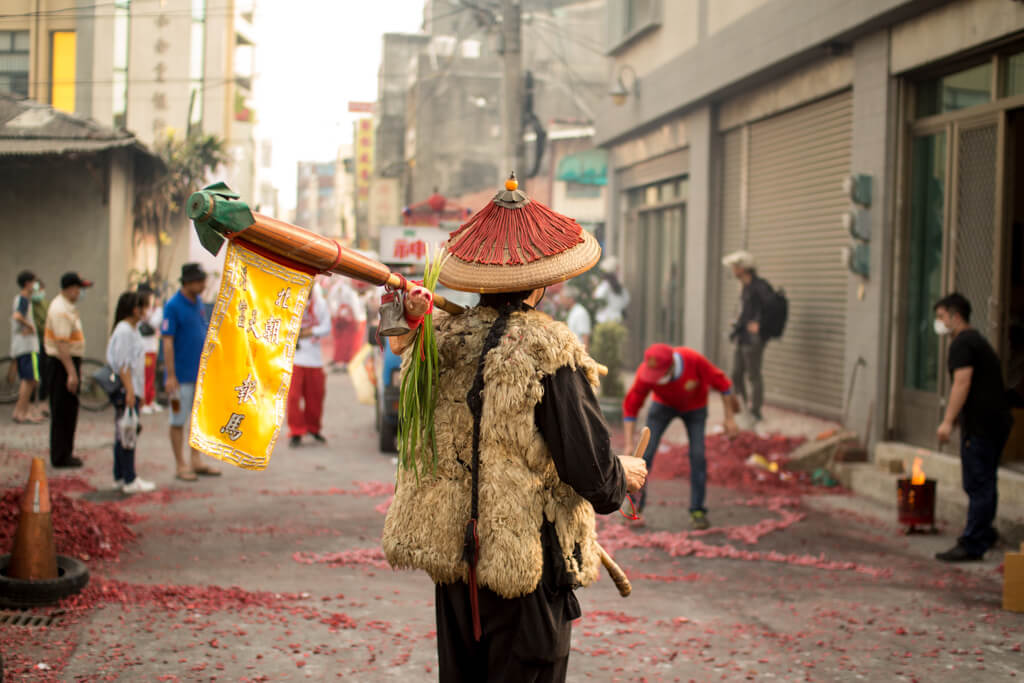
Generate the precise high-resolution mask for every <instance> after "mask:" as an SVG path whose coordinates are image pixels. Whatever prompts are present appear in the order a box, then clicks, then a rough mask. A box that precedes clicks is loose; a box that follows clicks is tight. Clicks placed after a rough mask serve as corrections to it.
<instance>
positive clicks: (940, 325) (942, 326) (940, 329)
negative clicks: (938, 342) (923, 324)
mask: <svg viewBox="0 0 1024 683" xmlns="http://www.w3.org/2000/svg"><path fill="white" fill-rule="evenodd" d="M949 332H950V329H949V328H948V327H946V323H944V322H942V321H941V320H939V319H937V318H936V320H935V334H937V335H939V336H940V337H943V336H945V335H947V334H949Z"/></svg>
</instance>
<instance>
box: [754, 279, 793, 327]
mask: <svg viewBox="0 0 1024 683" xmlns="http://www.w3.org/2000/svg"><path fill="white" fill-rule="evenodd" d="M764 284H765V293H764V297H763V299H762V301H761V306H762V309H761V337H762V338H763V339H766V340H767V339H778V338H779V337H781V336H782V332H783V331H784V330H785V329H786V320H787V319H788V318H789V299H787V298H786V290H784V289H782V288H781V287H780V288H779V289H772V286H771V285H769V284H768V283H767V282H765V283H764Z"/></svg>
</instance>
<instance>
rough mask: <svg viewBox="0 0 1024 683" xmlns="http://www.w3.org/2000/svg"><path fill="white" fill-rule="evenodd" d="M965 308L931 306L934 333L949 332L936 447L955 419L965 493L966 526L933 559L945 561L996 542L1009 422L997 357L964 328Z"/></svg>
mask: <svg viewBox="0 0 1024 683" xmlns="http://www.w3.org/2000/svg"><path fill="white" fill-rule="evenodd" d="M970 321H971V304H970V302H969V301H968V300H967V299H966V298H964V297H963V296H962V295H960V294H956V293H954V294H950V295H949V296H947V297H946V298H944V299H942V300H941V301H939V302H938V303H937V304H935V331H936V332H937V333H938V334H940V335H945V334H949V335H950V336H952V338H953V341H952V343H950V345H949V374H950V376H951V377H952V379H953V386H952V388H951V389H950V392H949V403H948V404H947V406H946V416H945V418H944V419H943V421H942V424H941V425H939V428H938V431H937V435H938V437H939V443H944V442H946V441H949V438H950V434H951V433H952V431H953V423H954V422H955V421H956V420H959V421H960V432H961V443H960V462H961V467H962V472H963V485H964V491H965V492H966V493H967V498H968V505H967V526H966V527H965V528H964V531H963V534H962V535H961V536H960V538H959V539H958V540H957V544H956V546H954V547H953V548H951V549H949V550H947V551H946V552H943V553H938V554H937V555H936V556H935V557H936V559H939V560H943V561H945V562H965V561H969V560H980V559H981V558H982V557H983V556H984V555H985V552H986V551H987V550H988V549H989V548H991V547H992V546H993V545H995V543H996V540H997V538H998V534H997V533H996V530H995V529H994V528H993V527H992V522H993V520H994V519H995V516H996V503H997V499H998V492H997V487H996V473H997V471H998V469H999V457H1000V456H1001V455H1002V452H1003V447H1004V446H1005V445H1006V439H1007V437H1008V436H1009V434H1010V427H1011V426H1012V424H1013V418H1012V417H1011V415H1010V406H1009V404H1008V403H1007V400H1006V390H1005V387H1004V385H1003V373H1002V367H1001V365H1000V362H999V357H998V356H996V352H995V350H994V349H993V348H992V345H991V344H989V343H988V340H986V339H985V337H983V336H982V334H981V333H980V332H978V330H976V329H974V328H972V327H971V325H970Z"/></svg>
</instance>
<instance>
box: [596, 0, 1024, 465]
mask: <svg viewBox="0 0 1024 683" xmlns="http://www.w3.org/2000/svg"><path fill="white" fill-rule="evenodd" d="M608 11H609V14H608V20H609V21H608V23H609V31H608V44H607V50H608V54H609V55H610V56H611V57H612V60H613V66H612V74H611V76H612V78H611V82H612V86H613V88H614V89H615V90H616V91H617V94H619V95H620V97H619V99H620V100H624V102H623V103H622V104H621V106H616V104H614V103H612V102H611V101H609V102H607V103H606V104H605V105H604V108H603V109H602V111H601V112H600V114H599V116H598V119H597V129H598V134H597V137H598V141H599V144H601V145H602V146H604V147H605V148H607V149H608V150H609V152H610V158H611V161H610V170H609V181H610V184H611V191H610V192H609V216H610V217H611V219H610V225H609V232H610V235H611V239H610V241H609V244H610V245H611V246H612V248H613V249H614V250H615V251H616V252H617V253H618V255H620V256H621V257H622V261H623V263H624V268H625V277H626V281H627V283H628V284H629V286H630V287H631V289H633V291H634V300H635V301H637V302H638V303H637V306H638V307H639V308H640V310H638V312H637V313H638V315H639V316H640V317H641V318H644V319H645V320H646V321H647V322H648V324H645V325H641V326H640V327H639V329H637V330H634V332H635V333H636V334H635V335H634V336H635V337H636V339H635V340H634V341H635V343H634V345H633V349H632V355H633V359H634V360H635V359H636V357H637V354H638V353H639V352H640V350H641V349H642V348H643V346H644V345H645V344H648V343H651V342H653V341H656V340H658V341H661V340H663V339H662V337H664V336H665V335H666V334H669V335H671V338H672V340H673V341H679V342H681V343H685V344H687V345H689V346H693V347H695V348H698V349H700V350H702V351H704V352H705V353H707V355H709V356H710V357H712V358H714V359H715V360H717V361H718V362H719V363H720V364H722V365H723V366H724V367H727V368H728V367H731V365H732V361H731V354H732V345H731V343H730V341H729V330H730V325H731V323H732V321H733V320H734V316H735V314H736V309H737V304H738V293H739V287H738V284H737V283H736V281H735V280H734V279H733V278H732V276H731V274H729V273H727V272H726V271H725V269H723V268H722V266H721V265H720V261H721V258H722V256H723V255H724V254H726V253H728V252H730V251H732V250H735V249H739V248H746V249H748V250H750V251H752V252H754V254H755V255H756V256H757V257H758V259H759V265H760V272H761V274H762V275H764V276H765V277H766V278H767V279H768V280H769V281H771V282H772V284H773V285H775V286H777V287H783V288H785V290H786V292H787V295H788V297H789V300H790V320H789V323H788V327H787V331H786V334H785V336H784V337H783V339H781V340H779V341H776V342H772V343H770V344H769V348H768V352H767V354H766V358H765V369H766V381H767V387H766V389H767V394H768V400H769V402H773V403H776V404H778V405H781V406H788V407H791V408H796V409H799V410H803V411H807V412H810V413H814V414H818V415H821V416H824V417H829V418H832V419H838V420H842V421H843V422H844V423H845V424H846V425H847V426H848V427H849V428H851V429H853V430H855V431H857V432H858V433H860V434H862V435H863V436H864V438H865V439H866V440H867V441H868V442H870V443H871V444H876V443H879V442H882V441H885V440H898V441H904V442H907V443H911V444H913V445H915V446H923V447H925V448H934V447H935V445H936V442H935V437H934V433H935V427H936V426H937V424H938V421H939V417H940V415H939V411H940V409H941V407H942V406H943V405H944V402H943V398H942V397H943V396H944V395H945V394H946V393H947V391H948V376H947V374H946V372H945V370H944V366H943V360H942V359H943V358H944V351H945V348H946V345H947V342H946V341H945V340H941V339H939V338H938V337H936V335H935V334H934V333H933V332H932V331H931V319H932V313H931V305H932V304H933V303H934V301H935V300H937V299H938V298H939V297H940V296H941V295H942V294H944V293H946V292H948V291H951V290H954V289H957V290H960V291H962V292H964V293H965V294H966V295H967V296H968V297H969V298H970V299H971V300H972V301H973V303H974V307H975V311H976V313H975V323H976V326H977V327H979V329H981V330H982V331H983V332H984V333H985V334H986V335H988V337H989V339H990V341H992V343H993V344H994V345H995V346H996V348H997V349H998V350H999V351H1000V353H1001V355H1002V357H1003V358H1004V360H1005V362H1006V366H1007V371H1008V374H1009V372H1010V370H1011V368H1012V367H1016V366H1017V365H1019V362H1018V361H1019V355H1020V350H1019V349H1018V348H1017V347H1018V346H1019V345H1018V344H1017V343H1016V342H1014V343H1013V344H1011V338H1012V339H1017V337H1018V336H1020V335H1019V330H1020V329H1021V327H1020V324H1021V322H1022V320H1024V318H1022V317H1021V316H1022V313H1024V296H1022V292H1024V288H1022V285H1021V284H1020V283H1018V280H1020V281H1021V282H1024V278H1022V277H1020V273H1021V272H1024V269H1022V268H1021V265H1022V264H1021V258H1022V256H1021V254H1020V253H1019V252H1020V244H1024V242H1022V241H1021V240H1022V239H1024V234H1022V233H1021V230H1022V229H1024V227H1022V226H1024V210H1022V209H1024V207H1019V206H1018V205H1019V204H1024V202H1020V201H1017V200H1016V198H1017V197H1019V196H1022V195H1024V193H1021V192H1020V191H1019V189H1018V188H1019V187H1020V182H1021V181H1020V178H1024V172H1022V171H1024V165H1022V164H1024V142H1021V141H1022V140H1024V129H1022V128H1020V125H1021V124H1019V123H1018V122H1019V121H1020V120H1021V114H1020V109H1019V108H1024V81H1022V80H1021V79H1022V77H1024V76H1022V70H1021V68H1022V61H1021V60H1024V5H1022V4H1021V3H1019V2H1014V1H1012V0H952V1H939V0H931V1H896V0H864V1H863V2H856V3H850V2H842V1H841V0H821V1H820V2H816V3H814V6H813V8H811V7H810V6H809V4H808V3H806V2H802V1H800V0H730V1H728V2H724V1H723V2H718V1H717V0H678V1H673V2H661V1H659V0H612V1H610V2H609V9H608ZM851 176H856V181H854V179H853V178H851ZM848 179H849V182H844V181H847V180H848ZM652 271H653V272H652ZM666 296H671V297H673V301H674V304H673V305H674V306H676V307H677V309H678V315H679V316H680V319H681V327H679V328H673V329H671V330H666V329H665V328H664V325H663V324H662V325H661V327H659V321H661V320H662V317H661V314H660V307H661V306H662V305H663V301H664V300H665V297H666ZM1018 374H1019V373H1018ZM1016 379H1018V378H1011V383H1012V382H1013V381H1014V380H1016Z"/></svg>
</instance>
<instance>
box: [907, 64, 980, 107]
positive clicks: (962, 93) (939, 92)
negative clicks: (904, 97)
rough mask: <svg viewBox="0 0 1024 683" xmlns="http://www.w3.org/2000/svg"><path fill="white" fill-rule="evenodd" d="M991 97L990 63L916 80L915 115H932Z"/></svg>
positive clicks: (974, 104) (969, 105)
mask: <svg viewBox="0 0 1024 683" xmlns="http://www.w3.org/2000/svg"><path fill="white" fill-rule="evenodd" d="M991 100H992V63H991V62H985V63H984V64H979V65H978V66H975V67H972V68H970V69H965V70H964V71H958V72H957V73H955V74H950V75H948V76H943V77H941V78H935V79H932V80H928V81H921V82H920V83H918V84H917V116H918V117H922V116H933V115H935V114H944V113H946V112H950V111H957V110H958V109H966V108H968V107H975V106H977V105H979V104H985V103H986V102H990V101H991Z"/></svg>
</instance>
